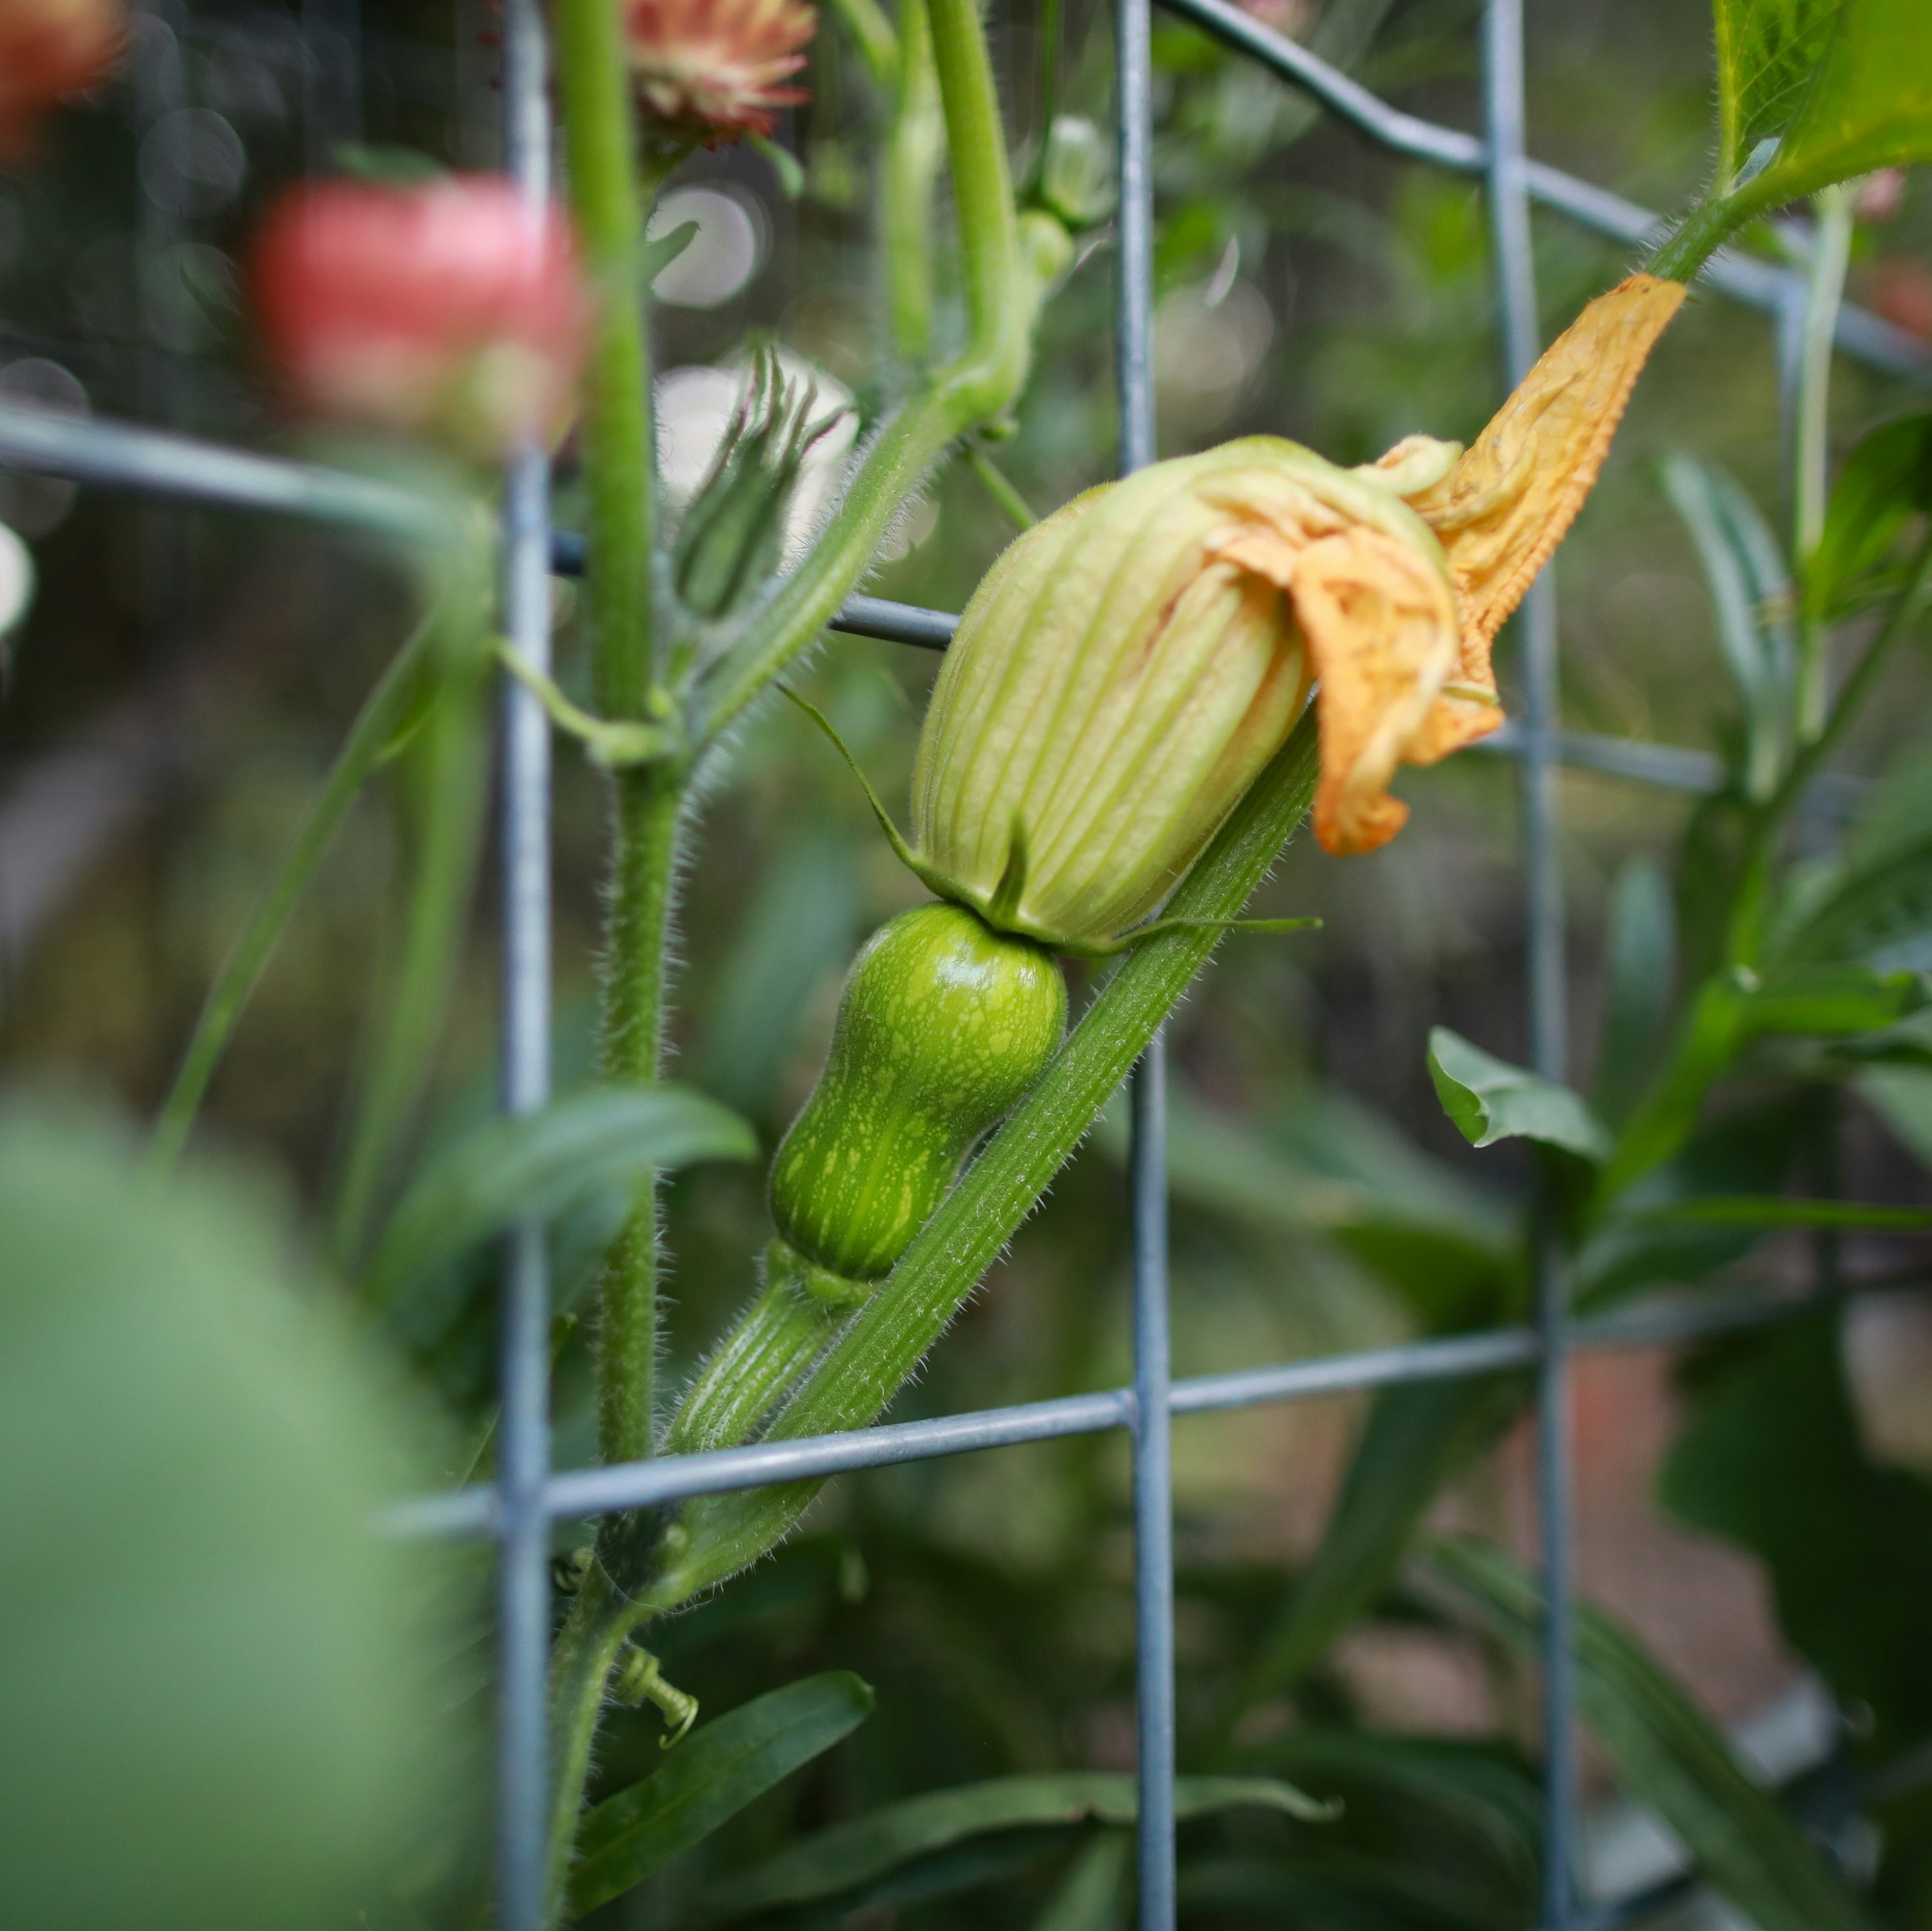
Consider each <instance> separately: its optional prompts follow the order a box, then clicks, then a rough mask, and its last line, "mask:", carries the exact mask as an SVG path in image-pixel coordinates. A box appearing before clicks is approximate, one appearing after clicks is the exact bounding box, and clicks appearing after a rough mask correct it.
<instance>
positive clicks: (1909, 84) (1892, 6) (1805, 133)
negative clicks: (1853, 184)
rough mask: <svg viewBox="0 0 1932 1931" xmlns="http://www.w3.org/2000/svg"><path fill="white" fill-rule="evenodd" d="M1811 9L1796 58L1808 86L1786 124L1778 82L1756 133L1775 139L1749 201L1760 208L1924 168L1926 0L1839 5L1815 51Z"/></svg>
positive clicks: (1930, 35)
mask: <svg viewBox="0 0 1932 1931" xmlns="http://www.w3.org/2000/svg"><path fill="white" fill-rule="evenodd" d="M1785 5H1786V6H1790V0H1785ZM1815 6H1816V0H1813V4H1812V5H1810V6H1806V7H1805V8H1804V9H1803V19H1804V22H1805V25H1804V29H1803V35H1802V44H1801V46H1800V47H1799V50H1798V56H1799V57H1802V58H1805V59H1806V60H1809V61H1810V63H1811V64H1812V71H1811V73H1810V80H1809V81H1808V83H1806V85H1805V86H1804V88H1803V89H1802V96H1801V97H1799V98H1798V100H1797V101H1795V103H1794V111H1790V118H1788V119H1785V118H1784V115H1785V112H1786V111H1787V110H1786V103H1788V102H1790V101H1791V96H1790V91H1789V89H1788V88H1786V87H1784V86H1783V85H1782V84H1781V89H1780V92H1779V93H1778V96H1777V100H1776V101H1774V102H1772V103H1771V104H1770V105H1771V113H1770V115H1769V116H1768V117H1767V118H1766V119H1765V122H1764V123H1763V126H1764V130H1765V138H1770V137H1771V136H1772V135H1773V134H1776V135H1777V137H1778V145H1777V152H1776V155H1775V156H1774V158H1773V159H1772V160H1771V162H1770V163H1769V165H1768V166H1767V167H1765V170H1764V171H1763V173H1762V175H1760V176H1759V177H1758V179H1757V180H1756V181H1754V182H1753V183H1752V184H1751V186H1750V188H1749V190H1748V192H1749V193H1750V195H1751V197H1752V201H1753V203H1754V204H1756V205H1757V207H1760V208H1770V207H1775V206H1777V204H1778V203H1780V202H1781V201H1790V200H1796V199H1797V198H1798V196H1801V195H1808V194H1811V193H1814V192H1816V191H1817V190H1818V188H1826V187H1828V186H1830V185H1831V183H1833V182H1835V181H1848V180H1850V179H1852V177H1853V176H1854V175H1862V174H1868V173H1870V172H1871V171H1872V170H1873V169H1874V168H1879V167H1894V166H1897V165H1899V164H1901V163H1905V162H1909V161H1922V160H1926V159H1928V158H1932V10H1928V9H1927V7H1926V5H1925V0H1840V4H1839V6H1837V7H1836V9H1835V15H1834V19H1833V20H1832V22H1831V31H1830V35H1829V38H1828V39H1827V41H1826V42H1825V43H1824V44H1823V46H1819V45H1818V44H1817V43H1816V41H1815V39H1814V34H1815V22H1814V19H1813V18H1812V16H1813V14H1814V10H1815ZM1790 10H1792V11H1794V12H1796V11H1797V10H1798V9H1797V8H1796V7H1794V6H1793V7H1790ZM1783 71H1784V72H1787V73H1788V72H1789V71H1790V69H1789V68H1788V67H1787V68H1785V69H1784V70H1783ZM1774 122H1775V123H1776V124H1774Z"/></svg>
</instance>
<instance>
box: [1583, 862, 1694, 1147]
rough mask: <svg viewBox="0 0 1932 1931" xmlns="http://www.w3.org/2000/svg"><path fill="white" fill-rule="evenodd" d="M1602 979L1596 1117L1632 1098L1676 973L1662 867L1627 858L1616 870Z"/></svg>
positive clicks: (1615, 1115) (1651, 1063) (1662, 1030)
mask: <svg viewBox="0 0 1932 1931" xmlns="http://www.w3.org/2000/svg"><path fill="white" fill-rule="evenodd" d="M1608 969H1609V981H1610V983H1609V985H1608V989H1607V992H1606V994H1605V996H1604V1024H1603V1034H1602V1037H1601V1038H1600V1040H1599V1042H1598V1045H1597V1054H1596V1091H1595V1092H1594V1094H1593V1095H1592V1100H1593V1102H1594V1105H1595V1109H1596V1113H1597V1115H1598V1116H1599V1117H1600V1118H1601V1119H1604V1120H1610V1121H1612V1122H1615V1121H1617V1120H1621V1119H1623V1118H1624V1116H1625V1115H1626V1114H1627V1113H1629V1111H1630V1109H1631V1108H1632V1107H1633V1106H1634V1105H1635V1104H1637V1095H1638V1094H1639V1093H1640V1092H1641V1091H1642V1089H1643V1085H1644V1082H1645V1080H1646V1079H1648V1078H1649V1075H1650V1074H1651V1072H1652V1071H1653V1070H1654V1068H1655V1067H1656V1063H1657V1054H1658V1053H1659V1052H1660V1051H1661V1050H1662V1046H1663V1043H1664V1040H1665V1037H1666V1030H1667V1029H1668V1027H1669V1025H1670V999H1671V993H1672V990H1673V987H1674V981H1675V980H1676V976H1677V922H1676V918H1675V915H1674V910H1673V907H1672V906H1671V902H1670V885H1669V884H1668V882H1667V881H1666V879H1665V877H1664V874H1663V873H1662V869H1660V868H1659V867H1658V866H1657V865H1656V864H1653V862H1652V861H1651V860H1649V859H1646V858H1637V859H1633V860H1631V861H1630V862H1629V864H1626V865H1625V866H1624V868H1623V869H1622V870H1621V871H1620V873H1618V874H1617V879H1616V890H1615V893H1614V894H1613V896H1612V905H1611V914H1610V942H1609V962H1608Z"/></svg>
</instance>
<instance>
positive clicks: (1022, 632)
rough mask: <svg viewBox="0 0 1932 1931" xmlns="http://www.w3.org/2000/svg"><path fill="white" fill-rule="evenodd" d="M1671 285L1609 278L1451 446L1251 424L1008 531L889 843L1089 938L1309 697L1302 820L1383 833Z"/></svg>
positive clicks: (1548, 535) (1489, 700) (982, 895)
mask: <svg viewBox="0 0 1932 1931" xmlns="http://www.w3.org/2000/svg"><path fill="white" fill-rule="evenodd" d="M1683 296H1684V289H1683V287H1682V284H1681V283H1675V282H1662V281H1658V280H1657V279H1653V278H1652V277H1650V276H1648V275H1641V274H1640V275H1634V276H1633V277H1631V279H1629V280H1628V281H1627V282H1624V283H1623V284H1622V285H1621V286H1620V287H1617V288H1615V289H1613V290H1612V291H1610V292H1609V293H1608V295H1603V296H1600V298H1599V299H1597V300H1596V301H1595V302H1593V303H1591V304H1590V306H1589V307H1587V308H1586V309H1585V310H1584V312H1583V314H1582V316H1579V318H1578V320H1577V321H1576V322H1575V324H1573V325H1572V326H1571V328H1570V329H1569V330H1568V331H1567V332H1566V333H1565V334H1564V335H1563V336H1561V337H1560V338H1559V339H1558V340H1557V341H1556V342H1555V343H1554V344H1553V345H1551V347H1550V349H1549V350H1548V352H1547V353H1546V354H1545V355H1544V356H1543V357H1542V360H1541V361H1538V363H1537V365H1536V366H1535V368H1534V369H1532V370H1531V371H1530V374H1529V375H1528V376H1527V377H1526V378H1525V380H1524V382H1523V383H1522V385H1521V387H1520V388H1518V389H1517V391H1516V393H1515V394H1513V395H1512V396H1511V397H1510V398H1509V400H1508V401H1507V402H1505V404H1504V405H1503V406H1502V408H1501V411H1499V412H1498V413H1497V415H1496V417H1495V419H1493V420H1492V422H1491V423H1489V425H1488V427H1487V428H1486V429H1484V431H1483V433H1482V435H1480V437H1479V438H1478V439H1477V440H1476V443H1475V444H1474V445H1473V446H1472V448H1470V449H1469V450H1468V452H1463V450H1462V449H1461V448H1460V447H1459V445H1457V444H1453V443H1444V442H1439V441H1437V440H1435V439H1433V438H1431V437H1427V436H1410V437H1407V438H1406V439H1404V440H1403V441H1402V442H1401V443H1399V444H1397V445H1396V447H1395V448H1393V449H1392V450H1390V451H1389V453H1388V454H1387V455H1386V456H1383V457H1382V458H1381V460H1380V461H1379V462H1377V463H1373V464H1366V465H1364V466H1363V467H1361V468H1355V469H1344V468H1340V467H1338V466H1337V465H1335V464H1332V463H1330V462H1327V460H1324V459H1323V458H1322V457H1321V456H1317V455H1315V453H1314V452H1311V451H1310V450H1307V449H1304V448H1301V447H1299V446H1298V444H1294V443H1290V442H1286V441H1284V440H1282V439H1280V438H1278V437H1273V436H1251V437H1247V438H1245V439H1242V440H1241V441H1238V442H1233V443H1228V444H1224V445H1223V446H1221V447H1220V448H1216V449H1211V450H1208V451H1207V452H1204V453H1203V454H1202V455H1199V456H1183V457H1179V458H1177V459H1175V460H1171V461H1168V462H1163V463H1157V464H1153V465H1152V466H1150V468H1146V469H1143V470H1141V471H1138V472H1136V473H1135V474H1133V475H1132V476H1129V477H1125V478H1124V479H1123V480H1122V481H1119V482H1117V483H1112V484H1108V485H1104V486H1103V487H1101V488H1100V489H1092V490H1089V491H1088V493H1086V494H1085V495H1084V496H1082V497H1076V498H1075V500H1074V501H1072V502H1071V503H1069V504H1067V505H1066V507H1065V508H1063V509H1062V510H1059V511H1058V512H1057V513H1056V514H1054V515H1052V516H1051V517H1049V518H1047V519H1046V520H1045V521H1044V522H1042V523H1040V524H1038V526H1036V527H1035V528H1034V529H1033V530H1030V531H1028V532H1027V533H1026V534H1025V535H1024V536H1022V537H1021V538H1019V539H1018V541H1017V542H1016V543H1013V545H1011V547H1009V548H1008V549H1007V550H1006V551H1005V553H1004V554H1003V555H1001V557H1000V558H999V559H998V561H997V562H996V563H994V565H993V568H992V570H991V571H989V573H988V574H987V576H986V577H985V580H983V581H982V582H981V584H980V587H979V588H978V590H977V591H976V592H975V593H974V595H973V597H972V601H971V602H970V603H969V604H968V606H967V608H966V610H965V613H964V615H963V616H962V617H961V618H960V626H959V630H958V633H957V635H956V638H955V640H954V642H953V645H952V649H951V650H949V651H948V652H947V658H946V662H945V664H944V666H943V669H942V670H941V671H940V674H939V683H938V685H937V687H935V691H934V693H933V697H932V702H931V707H930V708H929V710H928V711H927V717H926V722H925V725H924V728H923V731H922V732H921V736H920V740H919V757H918V761H917V765H916V766H915V769H914V778H913V828H914V857H915V860H916V862H917V864H918V869H919V872H920V874H921V876H922V877H925V878H926V879H927V881H928V882H929V883H931V885H933V886H934V887H935V889H937V890H939V892H940V893H942V894H943V896H944V897H949V898H952V899H954V900H956V902H960V903H961V904H964V905H967V906H971V907H972V909H973V910H976V911H977V912H978V913H980V915H981V916H982V917H984V918H987V920H988V921H989V923H991V924H993V925H994V926H997V927H998V928H1000V929H1001V930H1007V931H1011V932H1014V933H1017V934H1019V935H1023V936H1025V937H1027V938H1030V939H1037V940H1038V941H1040V942H1042V943H1045V944H1047V945H1049V946H1052V947H1057V948H1059V949H1063V950H1066V951H1096V950H1104V949H1106V948H1108V947H1111V946H1112V945H1113V943H1116V942H1117V940H1118V939H1120V938H1121V935H1123V934H1125V933H1126V932H1128V931H1129V930H1131V928H1132V927H1133V926H1134V925H1136V924H1137V923H1138V922H1140V921H1141V920H1142V919H1144V918H1146V916H1147V915H1148V914H1150V912H1152V911H1153V910H1154V909H1155V908H1156V907H1157V906H1158V905H1159V904H1160V902H1162V899H1164V898H1165V897H1166V895H1167V893H1169V892H1170V890H1171V889H1173V887H1174V885H1175V884H1176V883H1177V882H1178V881H1179V879H1180V877H1182V875H1183V873H1185V872H1186V871H1187V868H1188V867H1189V865H1191V864H1192V863H1193V861H1194V860H1195V858H1196V857H1197V856H1199V853H1200V851H1201V849H1202V848H1203V846H1204V845H1205V844H1207V842H1208V840H1209V839H1210V838H1211V837H1212V836H1213V834H1214V832H1215V830H1216V827H1218V826H1219V825H1220V823H1221V821H1222V819H1224V818H1225V817H1226V815H1228V811H1230V810H1232V807H1233V806H1234V804H1235V803H1236V801H1237V800H1238V799H1239V798H1240V797H1241V794H1242V793H1243V792H1244V791H1245V790H1246V789H1247V788H1248V786H1249V784H1251V783H1252V782H1253V780H1254V778H1256V777H1257V775H1258V774H1259V773H1260V771H1261V768H1262V767H1263V765H1265V764H1266V763H1267V762H1268V761H1269V759H1270V758H1271V757H1274V754H1275V753H1276V752H1277V751H1278V750H1279V749H1280V748H1281V746H1282V743H1283V742H1284V741H1286V737H1287V735H1288V732H1289V731H1290V729H1291V728H1292V727H1293V725H1294V721H1295V719H1296V717H1297V716H1298V714H1299V712H1300V711H1301V708H1302V704H1303V703H1304V701H1305V700H1306V699H1307V695H1308V692H1309V690H1310V687H1311V685H1312V686H1313V687H1315V693H1316V695H1315V703H1316V705H1317V717H1318V723H1319V732H1320V749H1321V775H1320V779H1319V784H1318V786H1317V790H1316V794H1315V831H1316V835H1317V836H1318V837H1319V839H1320V840H1321V842H1322V844H1323V846H1324V847H1326V848H1327V850H1329V851H1330V852H1336V853H1342V854H1346V853H1352V852H1369V851H1373V850H1374V849H1375V848H1377V846H1379V845H1381V844H1386V843H1387V842H1388V840H1389V839H1391V838H1393V836H1395V834H1396V832H1397V831H1398V830H1400V829H1401V827H1402V823H1403V822H1404V820H1405V819H1406V817H1407V815H1408V809H1407V807H1406V806H1405V805H1403V804H1402V803H1400V802H1399V801H1397V799H1396V798H1393V797H1391V796H1390V795H1389V781H1390V779H1391V778H1392V777H1393V774H1394V773H1395V770H1396V768H1397V765H1403V764H1414V765H1425V764H1432V763H1434V762H1435V761H1436V760H1438V759H1439V758H1441V757H1446V756H1447V754H1448V753H1450V752H1451V751H1454V750H1456V749H1459V748H1460V747H1461V746H1462V745H1466V744H1468V743H1470V742H1471V741H1472V740H1474V739H1476V738H1478V737H1483V736H1484V734H1485V733H1487V732H1491V731H1493V730H1494V729H1496V727H1497V726H1498V725H1499V724H1501V722H1502V721H1503V714H1502V711H1501V708H1500V706H1499V704H1498V703H1497V700H1496V687H1495V681H1494V678H1493V675H1492V671H1491V668H1490V646H1491V643H1492V640H1493V639H1494V637H1495V635H1496V631H1497V629H1499V628H1500V627H1501V625H1502V623H1503V621H1504V620H1505V618H1506V617H1508V616H1509V613H1511V611H1513V609H1515V608H1516V605H1517V603H1518V601H1519V600H1521V596H1522V595H1523V592H1525V590H1526V589H1527V588H1529V585H1530V582H1531V580H1533V579H1534V576H1535V575H1536V573H1537V571H1538V570H1539V569H1540V568H1541V567H1542V565H1543V563H1545V562H1546V561H1547V560H1548V559H1549V556H1550V552H1551V551H1554V549H1555V547H1556V546H1557V544H1558V543H1559V542H1560V541H1561V540H1562V538H1563V534H1564V532H1565V531H1566V530H1567V529H1568V527H1569V526H1570V523H1571V520H1572V518H1574V517H1575V514H1576V512H1577V510H1579V508H1580V507H1581V505H1582V503H1583V498H1584V497H1586V496H1587V494H1588V493H1589V490H1590V488H1591V484H1592V483H1593V482H1594V481H1596V473H1597V472H1598V470H1599V469H1600V468H1601V467H1602V464H1603V460H1604V456H1605V454H1606V453H1607V452H1608V448H1609V445H1610V439H1611V437H1612V435H1613V434H1614V433H1615V431H1616V424H1617V421H1618V419H1619V418H1620V416H1621V415H1622V413H1623V410H1624V404H1625V402H1627V401H1628V399H1629V394H1630V390H1631V389H1632V387H1633V385H1634V384H1635V382H1636V380H1637V374H1638V372H1639V371H1640V370H1641V368H1642V366H1643V364H1644V361H1645V357H1647V356H1648V355H1649V351H1650V348H1651V345H1653V343H1654V342H1655V340H1657V336H1659V335H1660V334H1661V333H1662V330H1663V328H1664V326H1665V324H1666V323H1667V322H1668V321H1669V320H1670V317H1671V316H1673V315H1674V313H1675V312H1676V311H1677V308H1678V306H1679V304H1680V303H1682V299H1683Z"/></svg>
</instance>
